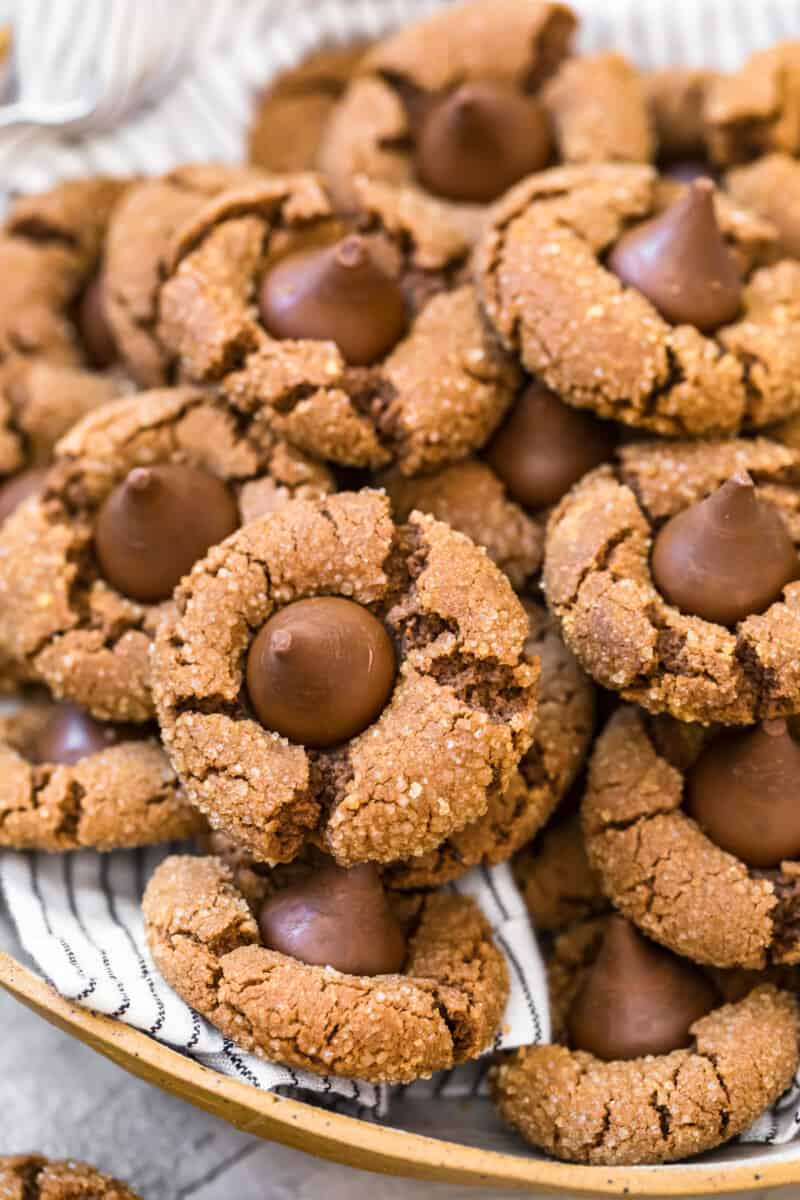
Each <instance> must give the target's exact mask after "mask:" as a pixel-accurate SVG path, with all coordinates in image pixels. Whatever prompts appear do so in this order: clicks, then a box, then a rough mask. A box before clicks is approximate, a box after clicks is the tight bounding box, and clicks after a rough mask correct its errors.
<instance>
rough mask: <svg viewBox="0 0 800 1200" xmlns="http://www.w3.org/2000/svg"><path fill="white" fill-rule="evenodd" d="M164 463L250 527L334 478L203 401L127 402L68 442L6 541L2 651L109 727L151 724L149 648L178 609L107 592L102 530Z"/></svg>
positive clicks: (1, 573) (163, 394)
mask: <svg viewBox="0 0 800 1200" xmlns="http://www.w3.org/2000/svg"><path fill="white" fill-rule="evenodd" d="M161 463H182V464H190V465H192V466H195V467H199V468H202V469H204V470H206V471H208V472H209V473H210V474H212V475H214V476H216V477H218V478H220V479H223V480H225V481H226V482H227V483H228V484H229V485H230V486H231V487H232V488H233V490H234V492H235V495H236V499H237V502H238V507H239V513H240V516H241V519H242V521H247V520H248V519H250V517H251V516H254V515H256V514H257V513H260V512H265V511H271V510H272V509H274V508H276V507H279V506H280V505H281V504H282V503H284V502H285V501H286V500H287V499H288V498H289V497H291V496H293V495H296V494H297V495H311V496H316V495H319V494H321V493H323V492H325V491H327V490H329V489H330V488H331V487H332V486H333V484H332V481H331V479H330V476H329V474H328V472H327V471H326V470H325V468H324V467H321V466H319V465H318V464H316V463H311V462H310V461H309V460H308V459H306V458H305V456H303V455H302V454H300V453H299V452H298V451H295V450H293V449H291V448H289V447H287V446H286V445H285V444H283V443H281V442H279V441H277V440H276V439H275V437H274V435H273V434H272V433H270V432H269V430H267V429H266V428H265V427H264V425H263V423H262V422H260V421H259V418H258V416H257V415H255V416H253V415H250V414H247V413H240V412H237V410H236V408H235V406H233V405H231V404H230V403H228V402H226V401H225V400H224V399H222V398H221V397H219V396H217V395H215V394H213V393H211V392H209V391H203V390H200V389H192V388H172V389H162V390H154V391H151V392H143V393H140V394H138V395H137V396H135V397H131V398H128V399H122V400H118V401H115V402H113V403H112V404H110V405H106V406H104V407H103V408H102V409H100V410H96V411H95V412H93V413H90V414H89V416H88V417H86V418H85V419H84V420H83V421H82V422H80V423H79V424H78V425H77V426H75V427H74V428H73V429H72V430H71V431H70V433H69V434H68V435H67V437H65V438H64V439H63V440H62V442H61V443H60V445H59V448H58V452H57V459H56V463H55V465H54V467H53V469H52V470H51V472H50V474H49V475H48V479H47V484H46V487H45V489H44V491H43V492H42V494H41V495H40V496H39V497H38V498H37V499H34V500H32V501H30V502H28V503H26V504H24V505H22V506H21V507H20V508H19V509H18V510H17V511H16V512H15V513H13V514H12V516H11V517H9V518H8V520H7V521H6V522H5V523H4V525H3V527H2V533H0V597H2V599H1V600H0V646H2V649H3V650H4V651H5V653H7V654H8V655H9V656H10V657H11V659H12V660H13V661H15V662H18V663H21V664H22V665H23V666H24V667H26V668H27V669H28V670H29V671H30V672H31V673H32V674H33V675H34V677H37V678H39V679H42V680H44V681H45V682H46V683H47V685H48V686H49V688H50V689H51V691H52V692H53V693H54V694H55V695H57V696H59V697H62V698H67V699H70V700H73V701H74V702H75V703H76V704H79V705H81V706H82V707H84V708H87V709H89V711H90V712H92V713H93V714H94V715H95V716H97V717H99V718H101V719H106V720H116V721H145V720H148V719H149V718H150V717H152V715H153V702H152V696H151V694H150V644H151V640H152V636H153V633H154V631H155V628H156V626H157V624H158V622H159V620H160V619H161V617H162V615H163V613H164V611H165V609H167V608H168V607H169V602H166V603H163V604H140V603H137V602H134V601H132V600H130V599H128V598H127V597H125V596H123V595H122V594H121V593H120V592H118V591H117V590H116V589H115V588H113V587H112V586H111V585H110V584H109V583H107V582H106V581H105V580H104V578H103V576H102V573H101V571H100V568H99V564H98V561H97V556H96V553H95V549H94V544H93V529H94V521H95V517H96V514H97V512H98V510H99V508H100V506H101V505H102V503H103V501H104V500H105V498H106V497H107V496H108V495H109V493H110V492H111V491H112V489H113V488H114V487H115V486H116V485H117V484H118V483H120V481H121V480H123V479H124V478H125V477H126V475H127V474H128V472H129V471H130V470H131V469H132V468H134V467H137V466H152V465H154V464H161Z"/></svg>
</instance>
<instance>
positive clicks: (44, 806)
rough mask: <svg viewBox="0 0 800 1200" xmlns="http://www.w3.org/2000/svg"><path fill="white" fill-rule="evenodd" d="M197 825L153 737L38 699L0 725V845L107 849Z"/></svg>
mask: <svg viewBox="0 0 800 1200" xmlns="http://www.w3.org/2000/svg"><path fill="white" fill-rule="evenodd" d="M202 826H203V821H202V818H201V817H200V815H199V813H197V812H195V810H194V809H192V808H191V807H190V805H189V804H188V803H187V801H186V799H185V797H184V795H183V791H182V789H181V786H180V784H179V783H178V780H177V778H176V776H175V772H174V771H173V769H172V767H171V766H170V763H169V759H168V758H167V756H166V754H165V753H164V751H163V750H162V748H161V746H160V744H159V741H158V736H157V731H153V730H148V729H147V728H146V727H141V726H129V725H110V724H103V723H101V722H99V721H95V720H93V718H92V717H90V716H89V714H88V713H86V712H84V711H83V710H82V709H79V708H77V707H76V706H75V705H73V704H64V703H62V704H58V703H53V702H52V701H50V700H49V699H40V698H39V697H35V698H24V699H23V700H22V701H21V703H20V707H19V709H18V710H17V711H16V712H15V713H14V714H13V715H12V716H9V717H3V718H0V846H10V847H12V848H13V849H15V850H50V851H59V850H78V849H82V848H84V847H93V848H94V849H96V850H117V849H124V848H128V847H133V846H146V845H150V844H152V843H155V842H167V841H170V840H171V839H173V838H185V837H190V836H191V835H192V834H196V833H198V832H199V830H200V829H201V828H202Z"/></svg>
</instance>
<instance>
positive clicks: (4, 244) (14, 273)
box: [0, 176, 128, 369]
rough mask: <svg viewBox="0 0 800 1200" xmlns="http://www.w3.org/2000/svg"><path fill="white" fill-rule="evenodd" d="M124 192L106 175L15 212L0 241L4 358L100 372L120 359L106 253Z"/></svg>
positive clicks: (74, 183)
mask: <svg viewBox="0 0 800 1200" xmlns="http://www.w3.org/2000/svg"><path fill="white" fill-rule="evenodd" d="M127 186H128V183H127V181H125V180H119V179H108V178H104V177H102V176H97V177H94V178H89V179H74V180H70V181H68V182H66V183H61V184H59V185H58V186H57V187H55V188H53V189H52V190H51V191H49V192H43V193H41V194H39V195H33V196H24V197H22V198H21V199H19V200H17V201H16V202H15V203H14V204H13V205H12V207H11V210H10V212H9V216H8V219H7V220H6V223H5V225H4V227H3V233H2V235H0V277H2V280H3V306H2V316H0V357H2V358H5V357H8V356H9V355H14V354H20V355H22V356H24V357H26V358H44V359H47V360H48V361H49V362H53V363H62V364H66V365H69V366H79V365H88V366H91V367H95V368H97V369H104V368H106V367H109V366H111V365H112V363H113V362H114V361H115V360H116V357H117V353H116V347H115V345H114V340H113V336H112V334H111V331H110V328H109V326H108V321H107V314H106V305H105V282H104V274H103V247H104V240H105V236H106V232H107V229H108V223H109V220H110V219H111V216H112V213H113V212H114V209H115V207H116V206H117V204H118V203H119V201H120V199H121V197H122V196H123V194H124V192H125V189H126V187H127Z"/></svg>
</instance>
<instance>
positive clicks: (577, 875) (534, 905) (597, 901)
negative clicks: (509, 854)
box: [513, 813, 608, 933]
mask: <svg viewBox="0 0 800 1200" xmlns="http://www.w3.org/2000/svg"><path fill="white" fill-rule="evenodd" d="M513 869H514V878H515V880H516V882H517V887H518V888H519V890H520V892H521V893H522V898H523V900H524V901H525V905H526V907H527V909H528V912H529V914H530V918H531V921H532V922H533V926H534V928H535V929H536V932H537V933H554V932H556V931H557V930H559V929H563V928H564V927H565V926H567V925H572V924H573V923H574V922H576V921H583V920H585V919H586V918H588V917H591V916H593V915H594V914H595V913H598V912H603V911H604V910H605V909H606V908H607V907H608V901H607V900H606V898H605V896H604V895H603V891H602V888H601V886H600V879H599V876H598V875H597V873H596V872H595V871H593V870H592V868H591V866H590V865H589V860H588V858H587V857H586V847H585V845H584V839H583V831H582V829H581V822H580V816H579V814H578V813H572V814H571V815H570V816H568V817H567V818H566V819H561V818H560V814H557V815H556V817H555V819H554V821H553V822H552V823H551V824H550V825H548V826H547V828H546V829H544V830H543V831H542V832H541V834H540V835H539V836H538V837H537V838H536V839H535V840H534V841H533V842H531V844H530V845H529V846H524V847H523V848H522V849H521V850H520V851H519V853H518V854H516V855H515V856H514V863H513Z"/></svg>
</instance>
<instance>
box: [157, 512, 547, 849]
mask: <svg viewBox="0 0 800 1200" xmlns="http://www.w3.org/2000/svg"><path fill="white" fill-rule="evenodd" d="M314 597H327V598H330V597H337V598H340V599H341V600H346V601H348V602H349V604H350V605H351V606H352V609H353V610H355V611H356V612H360V613H361V615H362V617H364V619H368V620H370V621H374V622H375V623H376V624H377V625H378V626H379V627H380V626H382V627H383V629H384V630H385V631H386V632H387V633H388V634H389V637H390V638H391V643H392V644H393V647H394V655H395V656H396V668H397V670H396V679H395V681H394V684H393V690H391V694H390V695H388V696H387V702H386V704H385V705H384V706H383V708H382V710H381V711H380V712H378V711H377V710H376V714H375V718H374V719H373V720H372V721H371V723H370V724H368V725H367V727H366V728H363V726H362V727H361V732H357V733H356V732H355V730H354V736H352V737H350V738H349V739H348V740H345V741H343V742H342V743H341V744H340V745H338V746H334V747H332V748H328V749H326V748H324V746H325V742H324V741H323V740H321V739H320V740H317V742H316V747H315V746H309V745H308V744H305V745H304V744H299V743H297V742H290V741H288V740H287V738H285V737H281V736H279V733H278V732H275V731H272V730H270V729H269V728H265V726H264V725H263V724H262V723H261V721H260V720H259V719H258V715H257V713H256V712H254V707H253V704H254V703H255V704H257V703H258V699H257V697H254V696H253V694H252V690H250V695H249V697H248V696H247V694H246V692H244V691H243V683H244V681H245V672H246V669H247V674H248V684H249V683H250V682H251V681H250V679H249V675H250V671H249V668H250V665H251V663H252V661H253V652H252V650H251V645H255V644H256V643H255V642H254V635H257V638H258V639H261V638H262V635H263V631H264V630H265V629H268V628H269V625H270V622H271V621H274V620H275V619H276V618H281V619H283V618H284V615H285V614H290V615H291V614H292V613H297V612H302V611H304V610H301V609H300V604H302V605H304V606H307V605H308V603H309V601H310V600H311V599H313V598H314ZM175 599H176V605H177V607H176V611H175V614H174V616H173V617H172V618H171V619H169V620H167V621H165V622H164V624H163V625H162V627H161V628H160V630H159V634H158V637H157V641H156V649H155V658H154V681H155V682H154V692H155V697H156V704H157V709H158V716H159V721H160V723H161V728H162V733H163V735H164V738H165V741H166V743H167V745H168V747H169V752H170V755H171V757H172V761H173V762H174V763H175V765H176V768H177V770H178V773H179V775H180V776H181V778H182V779H183V781H184V783H185V785H186V787H187V791H188V794H189V796H190V798H191V800H192V803H194V804H196V805H197V806H198V807H199V808H200V809H201V811H203V812H204V813H206V815H207V816H208V817H209V820H210V823H211V825H212V826H213V827H214V828H215V829H220V830H222V831H223V832H226V833H228V834H230V836H231V837H233V838H234V839H235V840H236V841H238V842H240V843H241V844H242V846H243V848H245V849H247V850H249V851H250V853H251V854H252V855H253V856H254V857H255V858H256V859H258V860H260V861H265V862H285V861H288V860H290V859H291V858H292V857H294V856H295V855H296V854H297V852H298V851H299V849H300V848H301V847H302V845H303V844H304V843H305V842H307V841H308V840H309V839H310V838H316V839H318V840H320V841H321V843H322V844H323V845H324V847H325V849H326V850H327V852H328V853H329V854H331V855H332V856H333V857H334V858H335V859H336V861H337V862H338V863H340V864H341V865H343V866H350V865H352V864H354V863H357V862H365V861H375V862H383V863H385V862H393V861H395V860H398V859H403V858H408V857H410V856H412V855H418V854H426V853H428V852H429V851H430V850H433V849H435V848H436V847H437V846H438V845H439V844H440V843H441V842H442V841H443V840H444V839H445V838H446V837H448V836H449V835H450V834H452V833H454V832H456V831H457V830H459V829H463V828H464V826H466V825H468V824H470V823H471V822H473V821H475V820H477V819H478V818H479V817H481V816H482V815H483V814H484V813H485V812H486V811H487V809H488V807H489V805H490V804H491V803H492V802H493V800H494V798H495V797H497V796H499V795H504V794H505V792H506V790H507V789H508V787H509V785H510V783H511V780H512V777H513V774H514V771H515V769H516V766H517V763H518V762H519V759H520V758H521V756H522V755H523V754H524V753H525V751H526V750H527V749H528V747H529V745H530V738H531V733H530V727H531V720H532V716H533V713H534V709H535V695H534V693H535V682H536V677H537V674H538V672H537V671H536V669H534V668H533V667H532V666H531V665H530V664H529V663H528V662H526V661H525V660H524V658H523V650H524V644H525V638H526V635H527V632H528V622H527V618H526V615H525V612H524V610H523V608H522V606H521V605H520V603H519V601H518V600H517V599H516V597H515V596H514V593H513V592H512V590H511V587H510V585H509V583H508V581H507V580H506V579H505V577H504V576H503V575H502V574H501V573H500V571H499V570H498V569H497V568H496V567H495V566H494V565H493V564H492V563H491V562H490V561H489V560H488V558H487V557H486V555H485V553H484V552H483V551H482V550H479V549H478V547H476V546H474V545H473V544H472V543H471V542H470V541H468V540H467V538H465V537H463V535H461V534H457V533H454V532H453V531H452V530H450V529H449V528H448V527H447V526H446V525H442V524H441V523H440V522H438V521H434V520H433V519H432V518H430V517H426V516H423V515H422V514H419V513H415V514H413V515H412V516H411V518H410V521H409V523H408V524H407V525H401V526H396V525H395V524H394V523H393V521H392V520H391V517H390V512H389V501H388V499H387V497H386V496H385V495H384V494H381V493H378V492H373V491H368V490H364V491H361V492H358V493H346V492H343V493H340V494H339V495H337V496H331V497H329V498H328V499H323V500H319V501H304V500H297V501H295V502H293V503H291V504H288V505H286V506H285V508H284V509H282V510H281V511H280V512H278V513H275V514H273V515H272V516H269V517H266V518H263V519H260V520H257V521H252V522H250V524H249V525H247V526H246V527H245V528H243V529H242V530H240V532H239V533H238V534H237V535H236V536H234V537H233V538H230V539H228V541H227V542H226V543H224V544H223V545H222V546H218V547H216V548H215V549H213V550H212V551H211V552H210V553H209V555H208V557H207V558H206V560H205V561H204V562H203V563H201V564H198V566H197V567H196V568H195V569H194V571H193V572H192V574H191V575H190V576H189V577H188V578H187V579H185V580H184V582H183V584H182V586H181V587H180V588H179V589H178V590H177V591H176V594H175ZM265 623H266V624H265ZM277 636H279V637H280V639H281V641H280V642H278V641H276V642H274V643H273V646H274V648H275V650H276V652H277V653H278V655H279V656H280V655H281V654H283V655H284V656H285V659H284V661H285V662H286V663H287V664H288V667H289V668H290V671H289V675H288V676H287V677H286V678H285V683H284V686H283V689H282V694H283V695H284V696H292V695H293V694H294V693H295V691H297V694H298V695H299V696H300V697H302V696H303V695H304V694H305V693H304V692H303V691H302V690H301V688H300V684H301V683H302V682H303V678H304V676H303V670H304V669H305V658H304V655H305V651H304V649H303V647H304V646H311V647H312V648H314V654H313V655H312V656H311V660H310V662H309V664H308V665H309V667H310V670H311V680H310V681H309V685H308V686H309V688H311V687H313V688H314V689H317V685H319V689H320V690H314V691H312V692H310V693H309V694H310V695H311V696H313V701H312V703H313V707H314V711H315V712H316V713H318V714H320V716H319V718H318V719H319V721H320V730H321V731H322V721H323V716H322V715H321V714H323V712H326V711H327V708H328V706H329V704H333V705H334V706H337V705H341V704H343V703H344V702H345V699H346V701H347V703H348V704H349V703H350V700H351V699H352V698H353V696H354V695H356V696H357V695H358V693H359V691H360V689H361V688H362V687H363V686H364V685H365V680H366V678H367V673H368V670H369V667H368V666H367V665H365V664H363V663H360V664H359V663H358V662H357V661H356V659H355V658H353V659H352V661H351V659H350V649H349V646H348V644H347V642H346V641H344V640H343V639H344V638H345V634H344V633H342V634H341V637H338V636H337V633H336V630H335V629H334V630H332V631H331V637H330V641H329V642H327V643H326V644H325V645H324V646H323V645H322V644H321V643H317V641H316V628H315V626H314V624H313V621H312V619H311V618H309V624H308V625H306V626H305V627H301V626H299V625H298V628H297V642H296V646H297V650H295V648H294V644H293V643H291V642H290V643H288V644H287V642H286V641H285V640H283V639H284V634H283V633H282V632H281V633H279V634H278V635H277ZM321 663H324V664H325V665H326V669H325V670H324V671H323V670H322V669H321V665H320V664H321ZM293 664H294V666H293ZM314 681H316V682H314ZM248 699H249V700H250V701H251V704H249V705H248V703H247V701H248ZM308 704H309V702H308V701H305V703H304V705H303V707H304V708H306V709H307V708H308ZM320 747H323V748H320Z"/></svg>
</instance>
